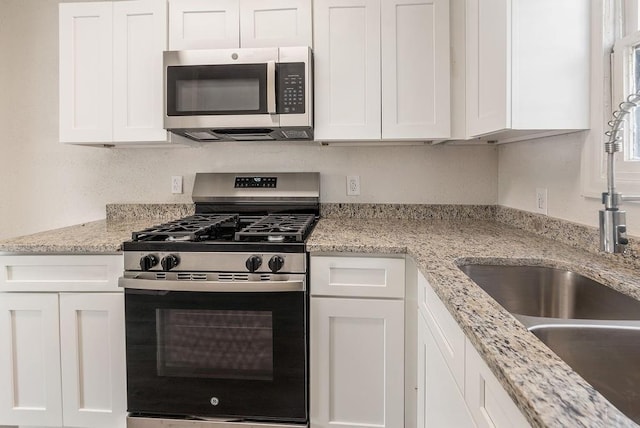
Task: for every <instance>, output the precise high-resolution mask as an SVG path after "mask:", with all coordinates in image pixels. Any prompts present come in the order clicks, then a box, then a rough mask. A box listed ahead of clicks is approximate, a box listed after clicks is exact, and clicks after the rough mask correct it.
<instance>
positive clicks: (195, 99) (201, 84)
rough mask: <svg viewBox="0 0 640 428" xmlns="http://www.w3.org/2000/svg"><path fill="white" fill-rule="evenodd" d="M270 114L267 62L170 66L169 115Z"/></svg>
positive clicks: (168, 70) (168, 87)
mask: <svg viewBox="0 0 640 428" xmlns="http://www.w3.org/2000/svg"><path fill="white" fill-rule="evenodd" d="M266 113H267V65H266V64H230V65H201V66H195V65H191V66H170V67H167V115H168V116H205V115H226V114H233V115H238V114H266Z"/></svg>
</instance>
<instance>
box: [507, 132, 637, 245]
mask: <svg viewBox="0 0 640 428" xmlns="http://www.w3.org/2000/svg"><path fill="white" fill-rule="evenodd" d="M592 138H597V139H598V141H601V140H602V138H600V136H598V135H596V134H594V133H589V132H581V133H575V134H569V135H565V136H560V137H553V138H546V139H539V140H531V141H527V142H520V143H516V144H505V145H502V146H500V147H499V149H498V154H499V155H498V163H499V168H498V170H499V172H498V183H499V186H498V195H499V197H498V203H499V204H500V205H504V206H507V207H511V208H517V209H521V210H526V211H533V212H535V194H536V193H535V192H536V188H538V187H540V188H547V189H548V198H549V200H548V213H549V216H551V217H556V218H561V219H565V220H569V221H573V222H576V223H581V224H586V225H589V226H596V227H597V226H598V211H599V210H600V209H601V208H602V207H603V205H602V204H601V203H600V200H599V199H598V198H597V197H583V196H582V194H583V187H582V181H581V174H582V171H581V153H582V150H584V149H585V145H586V144H589V143H591V139H592ZM585 173H587V172H586V171H585ZM588 173H590V174H591V173H592V172H588ZM605 190H606V188H605V184H604V182H603V183H602V185H601V187H600V188H599V189H595V192H594V194H593V196H597V194H598V193H597V192H598V191H600V192H603V191H605ZM623 209H624V210H626V211H627V225H628V230H629V234H630V235H634V236H640V204H637V203H627V204H625V205H624V206H623Z"/></svg>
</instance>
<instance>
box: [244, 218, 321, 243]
mask: <svg viewBox="0 0 640 428" xmlns="http://www.w3.org/2000/svg"><path fill="white" fill-rule="evenodd" d="M314 220H315V216H314V215H313V214H302V215H282V214H272V215H267V216H265V217H262V218H260V219H259V220H257V221H256V222H255V223H252V224H250V225H249V226H247V227H245V228H244V229H242V230H241V231H239V232H236V234H235V240H236V241H246V240H250V241H256V240H267V241H268V242H283V241H285V240H289V241H295V242H302V241H304V239H305V237H306V235H307V233H308V231H309V230H310V227H311V226H312V225H313V222H314Z"/></svg>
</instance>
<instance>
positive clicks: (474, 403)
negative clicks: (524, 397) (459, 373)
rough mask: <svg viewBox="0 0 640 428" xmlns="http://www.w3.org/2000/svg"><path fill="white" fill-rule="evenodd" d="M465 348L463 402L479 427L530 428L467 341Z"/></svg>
mask: <svg viewBox="0 0 640 428" xmlns="http://www.w3.org/2000/svg"><path fill="white" fill-rule="evenodd" d="M465 348H466V352H465V356H466V358H465V360H466V365H465V366H466V371H467V372H466V376H465V400H466V402H467V406H469V410H470V411H471V414H472V415H473V419H474V420H475V422H476V425H477V426H478V428H494V427H495V428H502V427H505V428H506V427H509V428H528V427H530V426H531V425H530V424H529V422H527V420H526V419H525V417H524V415H523V414H522V413H521V412H520V409H518V407H517V406H516V405H515V403H514V402H513V401H512V400H511V398H510V397H509V395H508V394H507V391H505V390H504V388H503V387H502V385H500V383H499V382H498V379H497V378H496V377H495V376H494V375H493V373H491V370H490V369H489V367H488V366H487V364H486V363H485V362H484V360H483V359H482V357H481V356H480V354H478V352H477V351H476V350H475V348H474V347H473V345H472V344H471V342H469V339H467V341H466V346H465Z"/></svg>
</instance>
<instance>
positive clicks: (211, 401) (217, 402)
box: [209, 397, 220, 406]
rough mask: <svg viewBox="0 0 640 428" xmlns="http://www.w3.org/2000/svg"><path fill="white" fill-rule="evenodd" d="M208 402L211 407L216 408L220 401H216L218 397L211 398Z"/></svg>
mask: <svg viewBox="0 0 640 428" xmlns="http://www.w3.org/2000/svg"><path fill="white" fill-rule="evenodd" d="M209 402H210V403H211V405H212V406H217V405H218V404H220V400H219V399H218V397H211V400H209Z"/></svg>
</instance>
